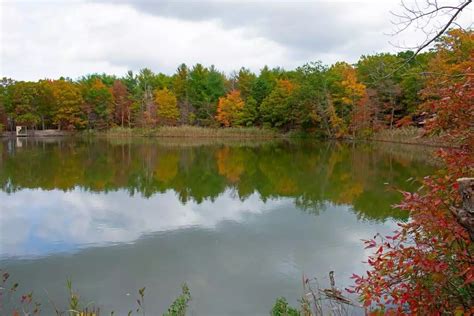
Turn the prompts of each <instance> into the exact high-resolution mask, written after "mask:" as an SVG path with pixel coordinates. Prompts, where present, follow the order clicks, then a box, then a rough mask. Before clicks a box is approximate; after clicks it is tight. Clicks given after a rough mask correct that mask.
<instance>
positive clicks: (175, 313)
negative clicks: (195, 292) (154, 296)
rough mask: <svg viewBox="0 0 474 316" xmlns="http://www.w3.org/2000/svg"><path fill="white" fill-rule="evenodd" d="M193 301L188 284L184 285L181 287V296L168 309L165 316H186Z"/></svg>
mask: <svg viewBox="0 0 474 316" xmlns="http://www.w3.org/2000/svg"><path fill="white" fill-rule="evenodd" d="M190 300H191V292H190V291H189V288H188V286H187V284H186V283H185V284H183V286H182V287H181V294H180V295H179V296H178V297H177V298H176V300H175V301H174V302H173V303H172V304H171V306H170V307H169V308H168V311H167V312H166V313H164V314H163V316H185V315H186V310H187V308H188V304H189V301H190Z"/></svg>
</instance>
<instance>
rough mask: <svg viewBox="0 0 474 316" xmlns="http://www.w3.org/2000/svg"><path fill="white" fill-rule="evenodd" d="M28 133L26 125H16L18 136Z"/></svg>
mask: <svg viewBox="0 0 474 316" xmlns="http://www.w3.org/2000/svg"><path fill="white" fill-rule="evenodd" d="M27 135H28V129H27V128H26V126H17V127H16V136H17V137H19V136H27Z"/></svg>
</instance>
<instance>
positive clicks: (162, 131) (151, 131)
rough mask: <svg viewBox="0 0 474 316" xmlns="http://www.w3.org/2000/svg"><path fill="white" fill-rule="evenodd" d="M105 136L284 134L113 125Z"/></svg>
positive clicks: (246, 129) (259, 130) (219, 129)
mask: <svg viewBox="0 0 474 316" xmlns="http://www.w3.org/2000/svg"><path fill="white" fill-rule="evenodd" d="M104 133H105V135H106V136H141V137H190V138H199V137H201V138H278V137H283V136H284V135H283V134H281V133H278V132H276V131H274V130H271V129H264V128H257V127H245V128H237V127H229V128H210V127H198V126H189V125H183V126H162V127H157V128H133V129H132V128H122V127H114V128H111V129H110V130H108V131H106V132H104Z"/></svg>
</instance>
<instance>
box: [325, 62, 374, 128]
mask: <svg viewBox="0 0 474 316" xmlns="http://www.w3.org/2000/svg"><path fill="white" fill-rule="evenodd" d="M328 86H329V90H330V94H331V99H332V102H333V104H334V108H335V111H336V114H337V115H338V116H340V117H341V118H342V119H343V120H344V123H345V125H348V124H349V120H350V113H351V112H352V110H353V108H354V106H355V105H356V104H357V103H358V102H359V101H360V100H361V99H362V97H363V96H364V95H365V93H366V91H365V90H366V87H365V85H364V84H363V83H361V82H359V81H358V79H357V74H356V71H355V69H354V67H352V66H351V65H349V64H347V63H345V62H338V63H335V64H334V65H332V66H331V68H329V70H328Z"/></svg>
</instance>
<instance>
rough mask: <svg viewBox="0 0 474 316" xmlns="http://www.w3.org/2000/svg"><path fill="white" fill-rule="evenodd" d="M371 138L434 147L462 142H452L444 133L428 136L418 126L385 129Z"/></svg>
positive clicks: (454, 145) (451, 145)
mask: <svg viewBox="0 0 474 316" xmlns="http://www.w3.org/2000/svg"><path fill="white" fill-rule="evenodd" d="M369 140H374V141H381V142H390V143H398V144H413V145H424V146H434V147H459V146H460V142H459V143H456V142H453V141H452V139H451V141H450V142H448V141H447V140H446V138H445V137H443V136H442V135H440V136H433V135H430V136H427V135H424V130H423V129H422V128H416V127H403V128H395V129H385V130H381V131H379V132H377V133H375V134H374V135H373V136H372V137H370V138H369Z"/></svg>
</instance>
